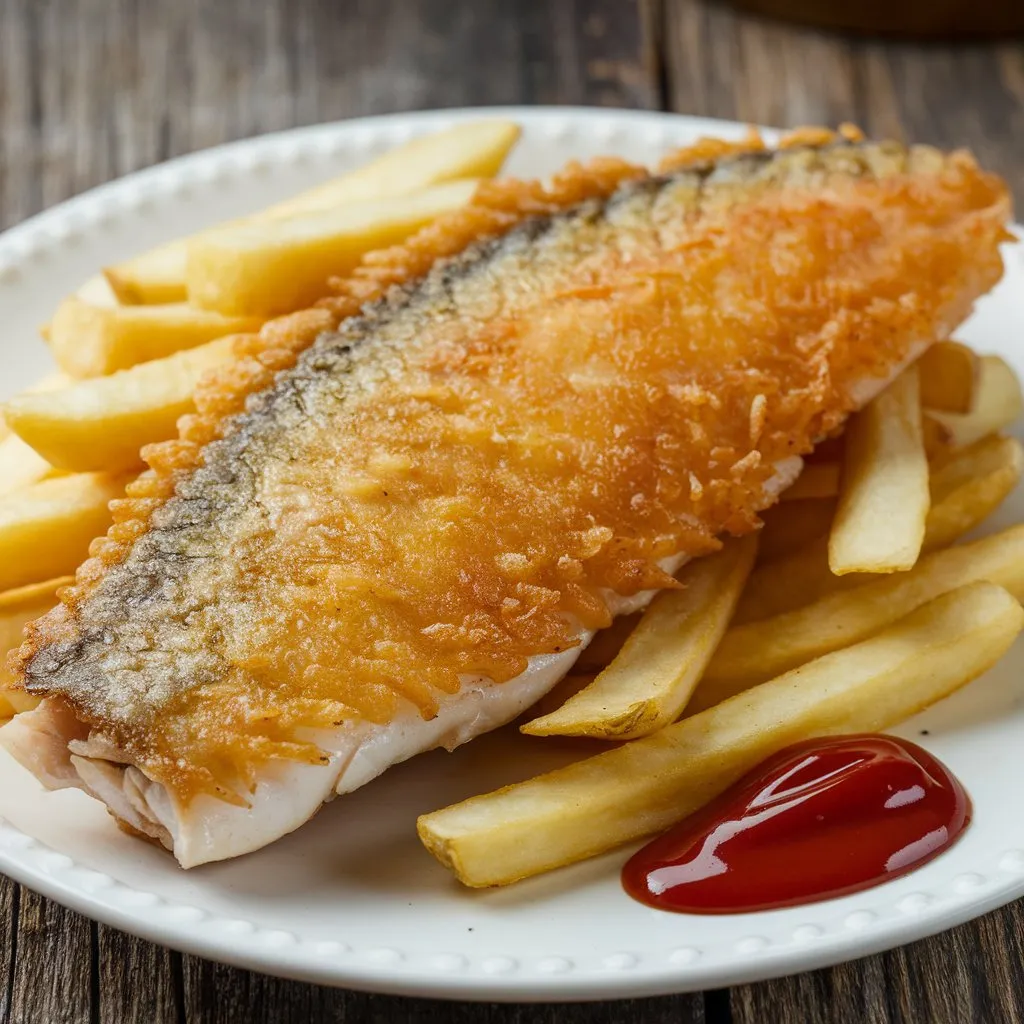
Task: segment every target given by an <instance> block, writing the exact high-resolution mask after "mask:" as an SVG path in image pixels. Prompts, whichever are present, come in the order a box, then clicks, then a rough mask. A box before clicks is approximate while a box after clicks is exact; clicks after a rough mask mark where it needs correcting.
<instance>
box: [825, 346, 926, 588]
mask: <svg viewBox="0 0 1024 1024" xmlns="http://www.w3.org/2000/svg"><path fill="white" fill-rule="evenodd" d="M930 503H931V497H930V492H929V489H928V459H927V457H926V455H925V451H924V440H923V438H922V435H921V402H920V388H919V386H918V371H917V366H916V365H915V366H911V367H908V368H907V369H906V370H904V371H903V373H901V374H900V375H899V376H898V377H897V378H896V379H895V380H894V381H893V382H892V383H891V384H890V385H889V386H888V387H887V388H886V389H885V390H884V391H883V392H882V393H881V394H880V395H878V396H877V397H876V398H875V399H874V400H873V401H871V402H869V403H868V404H867V405H866V406H865V407H864V408H863V409H862V410H861V411H860V412H859V413H857V414H856V415H855V416H854V417H852V419H851V420H850V423H849V424H848V426H847V428H846V459H845V460H844V462H843V472H842V479H841V482H840V488H839V502H838V504H837V506H836V517H835V519H834V520H833V522H832V530H831V532H830V534H829V539H828V563H829V568H830V569H831V570H832V572H834V573H835V574H836V575H837V576H842V575H844V574H845V573H850V572H901V571H904V570H906V569H909V568H910V567H911V566H912V565H913V564H914V563H915V562H916V561H917V558H918V555H920V553H921V545H922V543H923V542H924V530H925V520H926V519H927V517H928V508H929V506H930Z"/></svg>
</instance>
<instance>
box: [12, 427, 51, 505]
mask: <svg viewBox="0 0 1024 1024" xmlns="http://www.w3.org/2000/svg"><path fill="white" fill-rule="evenodd" d="M58 472H59V470H56V469H54V467H53V466H51V465H50V463H49V462H47V461H46V459H44V458H43V457H42V456H41V455H40V454H39V453H38V452H37V451H36V450H35V449H34V448H30V447H29V446H28V445H27V444H25V442H24V441H23V440H22V439H21V438H20V437H18V436H17V434H14V435H12V436H11V437H5V438H4V439H3V440H2V441H0V495H4V494H10V493H11V492H12V491H17V490H19V489H20V488H22V487H28V486H29V484H35V483H38V482H39V481H40V480H46V479H47V478H48V477H51V476H55V475H56V474H57V473H58Z"/></svg>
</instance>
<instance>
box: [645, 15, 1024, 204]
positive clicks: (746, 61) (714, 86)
mask: <svg viewBox="0 0 1024 1024" xmlns="http://www.w3.org/2000/svg"><path fill="white" fill-rule="evenodd" d="M664 39H665V47H666V50H665V66H666V72H667V73H666V78H667V86H668V95H669V101H670V105H671V107H672V109H673V110H678V111H681V112H683V113H700V114H706V115H710V116H713V117H726V118H732V119H736V120H740V121H750V122H752V123H755V124H771V125H780V126H793V125H801V124H838V123H839V122H842V121H854V122H856V123H857V124H859V125H860V126H861V127H862V128H863V129H864V130H865V131H866V132H868V134H870V135H879V136H889V137H894V138H898V139H904V140H908V141H914V142H930V143H934V144H936V145H939V146H943V147H947V148H950V147H956V146H967V147H969V148H971V149H973V150H974V152H975V153H976V154H977V156H978V158H979V159H980V160H981V161H982V162H983V163H984V164H985V165H986V166H987V167H990V168H991V169H992V170H994V171H998V172H999V173H1000V174H1002V175H1004V176H1005V177H1006V178H1007V179H1008V180H1009V181H1010V183H1011V185H1012V186H1013V188H1014V189H1015V191H1016V194H1017V196H1018V198H1022V197H1024V160H1022V159H1021V157H1022V153H1024V150H1022V148H1021V145H1020V142H1019V140H1020V138H1021V137H1022V133H1024V45H1022V44H1021V42H1020V41H1019V40H1017V41H1012V42H1003V43H999V44H992V43H987V44H981V43H972V44H969V45H964V44H960V45H956V44H950V43H945V44H939V43H929V44H914V43H907V42H892V41H881V40H874V39H864V38H858V37H846V36H841V35H834V34H831V33H826V32H820V31H815V30H813V29H804V28H800V27H798V26H794V25H791V24H787V23H784V22H775V21H769V20H767V19H761V18H758V17H755V16H753V15H748V14H741V13H738V12H736V11H735V10H733V9H731V8H729V7H727V6H725V5H724V4H718V3H715V4H706V3H703V2H701V0H665V8H664ZM1014 140H1017V141H1016V143H1015V141H1014Z"/></svg>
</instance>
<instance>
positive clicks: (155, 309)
mask: <svg viewBox="0 0 1024 1024" xmlns="http://www.w3.org/2000/svg"><path fill="white" fill-rule="evenodd" d="M262 324H263V319H262V318H261V317H254V316H223V315H221V314H220V313H213V312H210V311H209V310H206V309H195V308H193V307H192V306H189V305H187V304H185V303H179V304H177V305H170V306H116V307H103V306H94V305H92V304H91V303H88V302H84V301H83V300H82V299H81V298H79V297H78V296H71V297H70V298H67V299H65V300H64V301H63V302H61V304H60V305H59V306H58V307H57V312H56V313H55V314H54V317H53V322H52V323H51V325H50V351H51V352H52V353H53V357H54V359H56V360H57V363H58V365H59V366H60V367H61V369H62V370H64V371H65V372H66V373H68V374H70V375H71V376H72V377H77V378H83V377H102V376H104V375H106V374H109V373H116V372H117V371H118V370H127V369H129V368H130V367H132V366H136V365H137V364H139V363H145V362H149V361H150V360H153V359H163V358H164V357H166V356H170V355H173V354H174V353H175V352H180V351H182V350H184V349H189V348H195V347H196V346H198V345H204V344H206V343H207V342H208V341H213V340H214V339H215V338H223V337H224V336H225V335H226V334H242V333H245V332H246V331H256V330H258V329H259V328H260V326H261V325H262Z"/></svg>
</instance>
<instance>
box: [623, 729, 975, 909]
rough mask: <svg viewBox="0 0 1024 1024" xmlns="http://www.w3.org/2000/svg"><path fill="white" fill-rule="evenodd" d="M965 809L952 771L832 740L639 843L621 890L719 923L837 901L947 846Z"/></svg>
mask: <svg viewBox="0 0 1024 1024" xmlns="http://www.w3.org/2000/svg"><path fill="white" fill-rule="evenodd" d="M970 818H971V803H970V799H969V798H968V796H967V793H966V792H965V791H964V788H963V786H962V785H961V784H960V782H959V781H958V780H957V779H956V778H955V777H954V776H953V775H952V774H951V773H950V771H949V770H948V769H947V768H946V767H945V766H944V765H943V764H942V763H941V762H940V761H938V760H937V759H936V758H934V757H933V756H932V755H931V754H929V753H928V752H927V751H926V750H922V748H921V747H919V746H918V745H917V744H916V743H910V742H908V741H907V740H902V739H897V738H896V737H894V736H838V737H832V738H829V739H822V740H812V741H810V742H807V743H800V744H797V745H795V746H792V747H788V748H786V749H785V750H782V751H780V752H779V753H777V754H775V755H774V756H773V757H771V758H769V759H768V760H767V761H765V762H764V763H763V764H762V765H760V767H758V768H755V769H754V770H753V771H752V772H750V773H749V774H748V775H746V776H744V777H743V778H742V779H740V780H739V782H737V783H735V784H734V785H733V786H732V787H730V788H729V789H728V790H726V791H725V792H724V793H723V794H722V795H721V796H719V797H718V798H717V799H716V800H714V801H712V802H711V803H710V804H708V805H707V806H706V807H704V808H702V809H701V810H700V811H698V812H697V813H695V814H693V815H691V816H690V817H688V818H686V819H685V820H684V821H682V822H680V823H679V824H678V825H676V826H675V828H673V829H672V830H671V831H669V832H667V833H666V834H665V835H663V836H660V837H659V838H657V839H655V840H653V841H652V842H650V843H648V844H647V846H645V847H644V848H643V849H642V850H640V851H639V852H637V853H636V854H635V855H634V856H633V857H631V858H630V860H629V861H628V862H627V864H626V866H625V867H624V868H623V871H622V884H623V886H624V887H625V889H626V892H628V893H629V895H630V896H632V897H634V898H635V899H638V900H640V902H641V903H646V904H649V905H650V906H652V907H657V908H659V909H661V910H674V911H679V912H685V913H690V914H725V913H738V912H743V911H751V910H769V909H772V908H774V907H788V906H794V905H796V904H800V903H812V902H814V901H816V900H823V899H829V898H831V897H834V896H843V895H846V894H848V893H851V892H857V891H858V890H860V889H867V888H869V887H870V886H873V885H878V884H880V883H881V882H887V881H889V880H890V879H892V878H896V877H898V876H899V875H903V874H906V873H907V872H908V871H911V870H913V869H914V868H916V867H919V866H920V865H921V864H924V863H925V862H926V861H929V860H931V859H932V858H933V857H936V856H938V854H940V853H941V852H942V851H943V850H945V849H947V848H948V847H949V846H950V845H952V844H953V843H954V842H955V841H956V840H957V839H958V838H959V836H960V834H961V833H962V832H963V830H964V829H965V828H966V827H967V825H968V823H969V822H970Z"/></svg>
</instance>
